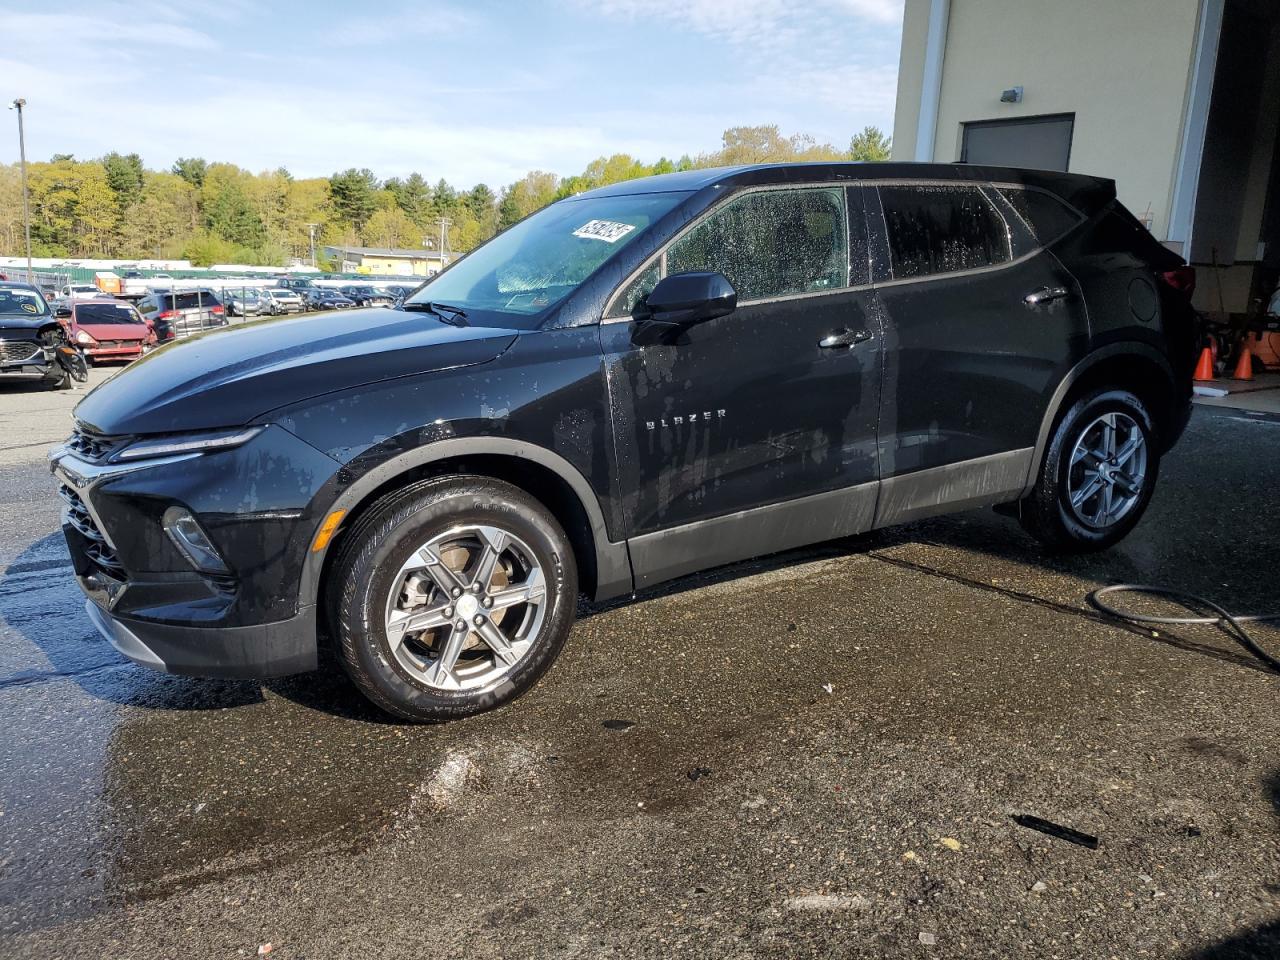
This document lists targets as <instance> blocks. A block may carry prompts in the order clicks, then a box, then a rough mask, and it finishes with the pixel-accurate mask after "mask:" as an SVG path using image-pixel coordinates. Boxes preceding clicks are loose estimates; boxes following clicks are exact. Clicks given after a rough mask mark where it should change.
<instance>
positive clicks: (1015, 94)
mask: <svg viewBox="0 0 1280 960" xmlns="http://www.w3.org/2000/svg"><path fill="white" fill-rule="evenodd" d="M1000 102H1001V103H1021V102H1022V88H1021V87H1010V88H1009V89H1008V90H1002V91H1001V92H1000Z"/></svg>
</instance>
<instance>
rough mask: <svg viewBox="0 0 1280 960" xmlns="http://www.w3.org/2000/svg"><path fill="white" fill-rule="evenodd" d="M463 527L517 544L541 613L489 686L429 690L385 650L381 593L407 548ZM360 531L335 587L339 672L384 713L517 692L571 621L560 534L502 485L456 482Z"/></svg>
mask: <svg viewBox="0 0 1280 960" xmlns="http://www.w3.org/2000/svg"><path fill="white" fill-rule="evenodd" d="M466 524H484V525H492V526H497V527H501V528H503V529H506V530H509V531H510V532H511V533H513V534H515V535H516V536H518V537H519V538H520V539H521V540H522V541H524V543H525V544H526V545H528V547H529V548H530V550H531V551H532V552H533V554H534V557H535V559H536V560H537V562H538V563H539V564H541V566H542V570H543V574H544V577H545V579H546V601H547V603H548V604H549V605H550V607H549V609H548V610H547V611H546V613H545V615H544V617H543V622H542V625H541V628H540V630H539V632H538V635H537V637H536V638H535V639H534V644H533V646H532V648H531V649H530V650H529V651H528V653H526V654H525V656H524V657H523V658H522V659H521V660H520V662H519V663H518V664H516V667H515V669H513V670H512V671H511V672H510V673H509V674H507V675H506V676H505V677H503V678H502V680H501V681H500V682H499V683H497V684H496V685H495V686H493V687H490V688H488V689H485V690H482V691H470V690H458V691H450V690H438V689H434V688H431V687H428V686H426V685H424V684H422V683H421V682H420V681H418V680H415V679H414V678H413V677H412V676H411V675H410V674H409V673H408V672H407V671H406V670H405V669H404V667H403V666H401V664H400V663H399V661H398V660H397V659H396V658H395V656H394V655H393V654H392V652H391V647H390V644H389V642H388V641H387V636H386V603H387V597H388V595H389V593H390V591H391V588H392V585H393V582H394V580H395V578H396V577H397V576H398V574H399V571H400V568H401V566H402V565H403V563H404V562H405V561H406V560H407V559H408V558H409V556H410V555H411V554H412V553H413V552H414V551H415V550H417V549H418V548H420V547H421V546H422V545H423V544H425V543H426V542H427V541H429V540H430V539H431V538H432V537H434V536H437V535H438V534H440V533H443V532H445V531H446V530H448V529H449V528H450V527H454V526H460V525H466ZM366 533H367V537H366V539H367V543H366V544H365V546H364V548H363V549H360V553H359V554H358V555H357V556H356V557H355V562H354V563H352V564H351V566H350V567H349V569H348V571H347V576H346V578H345V581H346V582H344V583H342V585H341V587H342V600H341V602H340V607H339V610H338V611H337V624H336V626H337V629H338V633H339V639H340V647H341V652H342V654H343V656H342V659H343V660H344V663H346V665H347V666H348V667H349V668H355V669H354V670H352V669H349V670H348V672H349V673H352V676H353V679H355V680H356V682H357V683H358V684H359V685H360V686H361V688H362V689H364V690H365V692H366V693H369V694H370V695H371V697H372V699H374V700H375V702H377V703H378V704H379V705H380V706H382V707H383V708H384V709H387V710H390V711H391V712H393V713H396V714H397V715H399V716H403V717H406V718H408V719H414V720H421V719H433V720H435V719H439V720H443V719H451V718H455V717H462V716H468V715H470V714H474V713H480V712H482V711H485V710H489V709H491V708H493V707H495V706H497V705H499V704H502V703H506V702H508V701H510V700H512V699H514V698H515V697H517V696H519V695H520V694H521V693H523V692H525V691H526V690H527V689H529V688H530V687H531V686H532V685H533V684H534V683H535V682H536V681H537V679H538V677H540V676H541V675H542V673H543V672H544V671H545V670H546V669H547V668H548V667H549V666H550V665H551V663H552V662H553V661H554V660H555V658H556V656H557V654H558V653H559V651H560V648H561V646H562V645H563V642H564V638H565V636H566V635H567V633H568V631H569V627H570V626H571V625H572V622H573V616H574V611H575V607H576V603H577V575H576V568H575V567H574V564H573V559H572V556H571V555H569V554H568V552H567V549H566V547H567V542H566V540H565V537H564V534H563V533H562V532H561V531H560V529H559V526H558V525H557V524H556V522H555V520H554V519H553V518H552V517H551V516H550V514H548V513H547V511H546V510H545V509H544V508H543V507H542V506H541V504H538V503H537V502H536V501H534V500H533V499H532V498H529V497H527V496H525V495H523V494H522V493H521V492H520V491H518V490H516V489H515V488H514V487H508V486H507V485H506V484H500V483H496V482H492V483H491V482H486V481H480V480H476V481H474V482H472V481H465V480H463V481H457V482H455V483H452V484H444V485H442V486H439V487H437V488H436V489H433V490H429V491H427V492H425V493H424V494H423V495H421V496H418V497H412V498H410V499H408V501H400V502H398V503H396V504H393V505H392V507H391V509H389V510H388V512H387V514H386V516H384V517H381V518H379V520H378V521H377V522H376V523H375V524H374V526H373V527H372V528H371V529H369V530H367V531H366ZM355 546H357V547H358V545H355ZM370 687H372V688H373V689H372V690H371V689H369V688H370Z"/></svg>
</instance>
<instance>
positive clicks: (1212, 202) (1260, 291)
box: [1188, 0, 1280, 352]
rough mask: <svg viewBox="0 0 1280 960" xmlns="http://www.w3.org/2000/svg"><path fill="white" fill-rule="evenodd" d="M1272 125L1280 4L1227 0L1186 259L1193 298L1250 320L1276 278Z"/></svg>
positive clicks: (1278, 209) (1278, 168) (1279, 249)
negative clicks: (1190, 267)
mask: <svg viewBox="0 0 1280 960" xmlns="http://www.w3.org/2000/svg"><path fill="white" fill-rule="evenodd" d="M1278 134H1280V5H1278V4H1276V3H1275V2H1274V0H1226V3H1225V4H1224V7H1223V15H1222V31H1221V33H1220V35H1219V40H1218V56H1217V66H1216V69H1215V73H1214V80H1213V96H1212V99H1211V100H1210V106H1209V114H1208V118H1207V124H1206V129H1205V141H1204V154H1203V159H1202V161H1201V166H1200V179H1199V185H1198V189H1197V191H1196V203H1195V210H1194V215H1193V221H1192V223H1193V227H1192V231H1191V249H1190V256H1189V257H1188V259H1189V260H1190V261H1191V263H1193V264H1194V265H1195V266H1196V268H1197V270H1196V273H1197V277H1198V283H1197V289H1196V306H1197V307H1198V308H1199V309H1201V310H1202V311H1205V312H1206V313H1210V314H1214V315H1217V316H1220V317H1222V318H1224V319H1227V318H1235V319H1237V320H1239V321H1241V322H1242V323H1248V325H1249V326H1252V327H1253V328H1254V329H1256V328H1257V324H1258V323H1259V321H1260V320H1261V319H1262V318H1263V317H1265V314H1266V311H1267V306H1268V302H1269V301H1270V300H1271V298H1272V294H1273V292H1274V291H1275V289H1276V283H1277V280H1278V279H1280V154H1277V151H1276V142H1277V135H1278ZM1270 340H1271V341H1272V343H1273V344H1274V345H1275V346H1280V335H1275V336H1271V337H1270ZM1267 352H1270V349H1269V348H1267Z"/></svg>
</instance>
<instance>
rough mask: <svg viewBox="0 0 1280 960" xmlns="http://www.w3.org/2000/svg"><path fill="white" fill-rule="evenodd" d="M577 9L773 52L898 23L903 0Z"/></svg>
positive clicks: (622, 2) (606, 3)
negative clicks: (862, 24)
mask: <svg viewBox="0 0 1280 960" xmlns="http://www.w3.org/2000/svg"><path fill="white" fill-rule="evenodd" d="M573 2H574V3H576V4H577V5H578V6H579V7H580V8H581V9H583V10H585V11H587V12H591V13H595V14H598V15H601V16H605V17H612V18H618V19H625V20H629V21H652V20H666V21H669V22H672V23H676V24H679V25H681V26H684V27H687V28H689V29H692V30H695V31H697V32H698V33H701V34H703V35H705V36H708V37H713V38H718V39H721V40H726V41H728V42H730V43H734V44H738V45H742V46H749V47H761V48H775V47H778V46H780V45H785V44H790V43H795V42H798V41H800V40H802V39H804V38H808V37H814V36H821V35H822V34H824V33H825V32H826V31H828V30H831V29H853V28H855V27H856V26H857V25H858V22H859V21H869V22H871V23H875V24H884V25H892V24H895V23H901V22H902V5H903V0H811V2H809V3H806V4H804V5H799V4H795V3H791V2H787V0H573Z"/></svg>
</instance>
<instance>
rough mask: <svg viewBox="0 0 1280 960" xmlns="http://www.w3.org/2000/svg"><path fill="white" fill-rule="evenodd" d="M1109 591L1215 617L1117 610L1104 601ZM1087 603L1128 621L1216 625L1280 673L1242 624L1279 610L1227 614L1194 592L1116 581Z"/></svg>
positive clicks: (1275, 617)
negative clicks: (1151, 598)
mask: <svg viewBox="0 0 1280 960" xmlns="http://www.w3.org/2000/svg"><path fill="white" fill-rule="evenodd" d="M1112 593H1145V594H1147V595H1149V596H1154V597H1164V598H1165V599H1166V600H1170V601H1172V602H1173V603H1175V604H1177V605H1178V606H1180V607H1183V608H1184V609H1187V610H1191V611H1193V612H1194V611H1198V610H1207V611H1209V612H1210V613H1212V614H1215V616H1212V617H1156V616H1151V615H1149V614H1145V613H1130V612H1129V611H1127V610H1119V609H1117V608H1115V607H1113V606H1111V605H1110V604H1107V603H1105V602H1103V600H1102V598H1103V597H1105V596H1107V595H1108V594H1112ZM1088 599H1089V602H1090V603H1091V604H1093V606H1094V607H1096V608H1097V609H1098V610H1101V611H1102V612H1103V613H1105V614H1107V615H1108V616H1112V617H1115V618H1116V619H1117V620H1128V621H1129V622H1130V623H1158V624H1175V625H1181V626H1191V625H1200V624H1203V625H1205V626H1214V627H1218V628H1219V629H1221V630H1222V632H1223V633H1225V634H1226V635H1227V636H1229V637H1231V639H1233V640H1235V641H1236V643H1238V644H1240V646H1242V647H1244V648H1245V649H1246V650H1248V651H1249V653H1251V654H1253V655H1254V656H1255V657H1257V658H1258V659H1259V660H1261V661H1262V662H1263V663H1265V664H1266V665H1267V666H1268V667H1270V668H1271V669H1272V670H1274V671H1275V672H1276V673H1280V660H1278V659H1276V658H1275V657H1273V656H1272V655H1271V654H1269V653H1267V651H1265V650H1263V649H1262V647H1260V646H1259V645H1258V643H1257V641H1256V640H1254V639H1253V637H1251V636H1250V635H1249V631H1248V630H1246V629H1245V628H1244V626H1243V624H1246V623H1262V622H1265V621H1270V620H1280V613H1257V614H1252V615H1250V616H1242V617H1238V616H1236V615H1234V614H1232V613H1228V612H1227V611H1226V610H1224V609H1223V608H1222V607H1220V606H1218V605H1217V604H1216V603H1214V602H1213V601H1212V600H1206V599H1205V598H1204V597H1197V596H1196V595H1195V594H1193V593H1183V592H1181V591H1178V590H1170V589H1168V588H1167V587H1152V586H1148V585H1147V584H1143V583H1117V584H1114V585H1112V586H1110V587H1100V588H1099V589H1097V590H1095V591H1093V593H1091V594H1089V597H1088Z"/></svg>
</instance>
